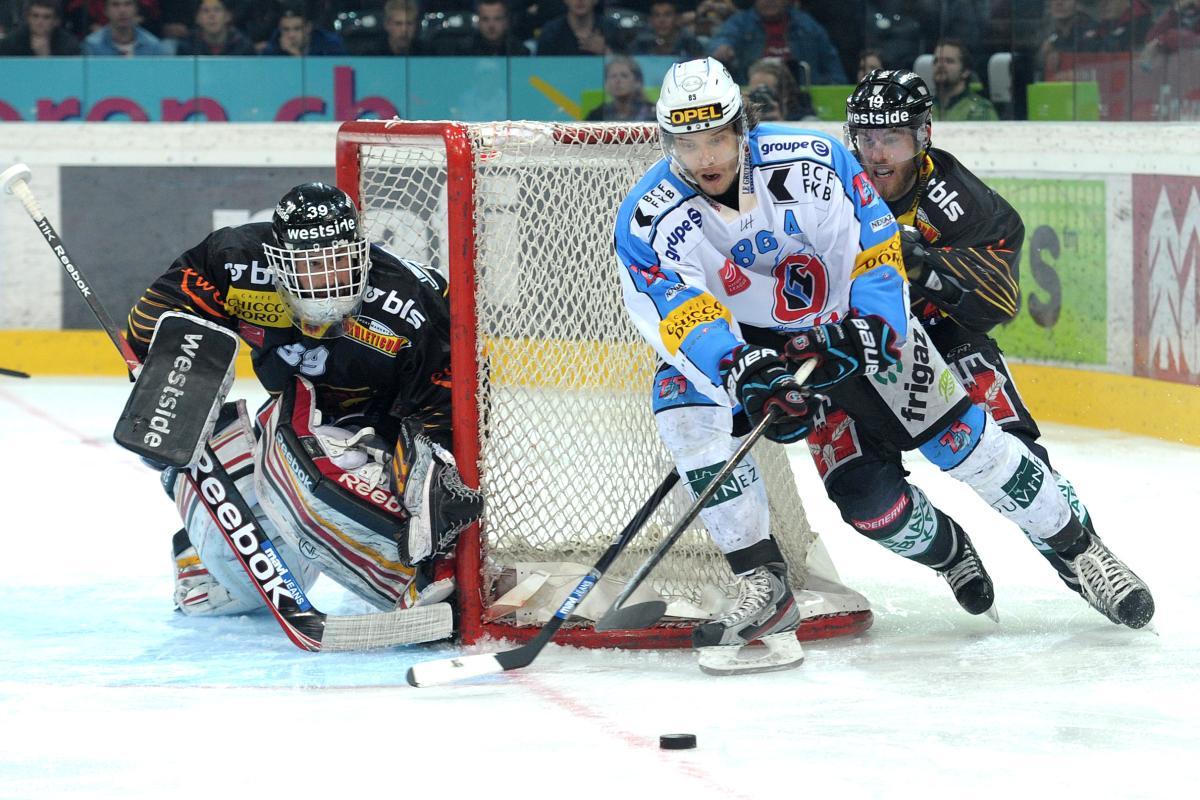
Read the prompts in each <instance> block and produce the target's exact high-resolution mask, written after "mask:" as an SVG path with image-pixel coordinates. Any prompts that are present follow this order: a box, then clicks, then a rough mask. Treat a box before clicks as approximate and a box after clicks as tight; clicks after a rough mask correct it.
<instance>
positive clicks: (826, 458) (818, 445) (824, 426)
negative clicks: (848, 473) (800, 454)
mask: <svg viewBox="0 0 1200 800" xmlns="http://www.w3.org/2000/svg"><path fill="white" fill-rule="evenodd" d="M808 452H809V453H810V454H811V455H812V458H813V462H814V463H816V465H817V472H818V473H820V475H821V479H822V480H824V479H825V477H826V476H828V475H829V473H830V472H832V471H833V470H834V469H836V468H837V467H838V466H840V465H841V464H845V463H846V462H847V461H850V460H852V459H854V458H856V457H858V456H860V455H862V447H861V446H860V445H859V442H858V433H857V432H856V431H855V428H854V420H852V419H850V417H849V416H847V415H846V412H845V411H834V412H833V413H831V414H828V415H826V416H825V418H824V420H823V421H819V422H818V424H817V427H816V428H814V429H813V432H812V434H811V435H810V436H809V437H808Z"/></svg>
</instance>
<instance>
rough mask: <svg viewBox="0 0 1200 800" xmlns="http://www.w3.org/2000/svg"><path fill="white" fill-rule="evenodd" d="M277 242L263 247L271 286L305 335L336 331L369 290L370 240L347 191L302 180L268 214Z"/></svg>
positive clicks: (327, 334) (332, 333)
mask: <svg viewBox="0 0 1200 800" xmlns="http://www.w3.org/2000/svg"><path fill="white" fill-rule="evenodd" d="M271 230H272V233H273V235H274V239H275V243H274V244H272V243H271V242H264V243H263V251H264V253H265V255H266V258H267V263H268V264H270V266H271V271H272V273H273V275H274V277H275V289H276V291H277V292H279V296H280V297H281V298H282V299H283V301H284V303H286V304H287V306H288V308H289V309H290V310H291V312H292V320H293V322H294V323H295V324H296V325H297V327H299V328H300V329H301V330H302V331H303V332H304V333H305V334H306V335H308V336H314V337H323V338H328V337H331V336H337V335H340V334H341V332H342V329H341V322H342V320H343V319H345V318H346V317H347V316H349V315H351V314H353V313H355V312H356V311H357V310H358V308H359V306H360V305H361V304H362V299H363V295H364V294H365V293H366V290H367V273H368V272H369V271H370V267H371V256H370V243H369V242H368V241H367V239H366V238H365V237H364V236H363V234H362V224H361V219H360V217H359V213H358V209H357V208H356V207H355V206H354V201H353V200H351V199H350V196H349V195H348V194H346V193H345V192H343V191H342V190H341V189H338V188H337V187H334V186H329V185H328V184H324V183H304V184H301V185H299V186H297V187H295V188H293V189H292V190H291V191H290V192H288V193H287V194H285V195H284V196H283V198H282V199H280V201H279V205H278V206H276V207H275V214H274V216H273V217H272V219H271Z"/></svg>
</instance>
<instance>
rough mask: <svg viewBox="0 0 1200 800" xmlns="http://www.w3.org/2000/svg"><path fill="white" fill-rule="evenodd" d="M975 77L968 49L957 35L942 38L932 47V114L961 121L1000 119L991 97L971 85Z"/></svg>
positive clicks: (934, 116) (937, 117)
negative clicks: (989, 98) (956, 37)
mask: <svg viewBox="0 0 1200 800" xmlns="http://www.w3.org/2000/svg"><path fill="white" fill-rule="evenodd" d="M974 77H975V74H974V72H973V71H972V65H971V51H970V50H968V49H967V46H966V45H965V44H963V43H962V42H960V41H958V40H957V39H942V40H941V41H940V42H938V43H937V45H936V46H935V47H934V49H933V84H934V87H935V89H934V104H933V118H934V119H935V120H937V121H939V122H940V121H947V122H963V121H968V120H970V121H980V120H994V119H999V118H1000V117H999V115H998V114H997V113H996V108H995V107H994V106H993V105H992V103H991V101H990V100H988V99H987V98H986V97H984V96H983V95H981V94H979V93H978V92H976V91H975V90H974V89H972V88H971V80H972V79H973V78H974Z"/></svg>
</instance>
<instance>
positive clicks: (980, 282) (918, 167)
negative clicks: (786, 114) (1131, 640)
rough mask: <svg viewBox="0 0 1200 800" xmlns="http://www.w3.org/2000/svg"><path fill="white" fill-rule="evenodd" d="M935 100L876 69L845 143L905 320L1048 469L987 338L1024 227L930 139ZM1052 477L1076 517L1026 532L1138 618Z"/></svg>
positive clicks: (1116, 614) (1121, 611)
mask: <svg viewBox="0 0 1200 800" xmlns="http://www.w3.org/2000/svg"><path fill="white" fill-rule="evenodd" d="M932 107H933V98H932V97H931V96H930V94H929V90H928V88H927V87H926V86H925V82H924V81H923V80H922V79H921V78H920V77H919V76H918V75H916V74H915V73H912V72H907V71H903V70H874V71H873V72H871V73H870V74H868V75H867V76H866V77H864V78H863V79H862V80H861V81H860V82H859V84H858V86H857V87H856V88H855V90H854V92H853V94H851V96H850V98H849V99H848V100H847V103H846V116H847V123H846V140H847V144H849V146H850V148H851V149H852V150H853V151H854V153H855V155H856V156H857V157H858V159H859V161H860V162H861V163H862V165H863V168H864V169H865V170H866V172H867V173H868V175H869V176H870V178H871V180H872V182H873V183H874V184H875V187H876V188H877V189H878V191H879V193H880V195H882V197H883V198H884V200H885V201H886V202H887V204H888V207H889V208H890V209H891V211H892V213H893V214H894V215H895V217H896V220H897V221H898V222H899V223H900V226H901V242H902V246H903V255H904V266H905V269H906V271H907V273H908V279H909V283H910V295H911V301H912V311H913V316H914V317H915V318H917V319H918V320H920V321H921V323H922V325H923V326H924V327H925V329H926V331H927V332H928V334H929V338H930V340H931V341H932V343H933V344H934V346H935V347H936V348H937V349H938V351H939V352H940V353H941V354H942V356H943V357H944V358H945V360H946V363H947V364H949V365H950V366H951V368H952V369H953V370H954V371H955V372H956V373H957V376H958V378H959V380H960V381H961V382H962V384H963V386H964V387H965V388H966V389H967V391H968V393H969V394H970V396H971V399H972V401H973V402H975V403H976V404H977V405H980V406H984V407H986V409H987V411H988V412H989V414H990V415H991V416H992V418H993V419H994V420H995V421H996V422H997V423H999V424H1000V427H1001V428H1002V429H1003V430H1005V431H1007V432H1009V433H1012V434H1014V435H1015V436H1017V437H1018V438H1019V439H1021V441H1023V442H1024V443H1025V444H1026V445H1027V446H1028V447H1029V449H1030V450H1031V451H1032V452H1033V453H1034V454H1035V455H1037V456H1038V457H1039V458H1040V459H1041V460H1042V462H1043V463H1045V464H1046V465H1050V459H1049V455H1048V454H1047V452H1046V449H1045V448H1044V447H1043V446H1042V445H1041V444H1040V443H1039V442H1038V441H1037V440H1038V438H1039V436H1040V435H1041V434H1040V431H1039V430H1038V426H1037V423H1036V422H1035V421H1034V419H1033V416H1032V415H1031V414H1030V413H1029V409H1028V408H1026V406H1025V404H1024V402H1023V401H1022V399H1021V396H1020V394H1019V393H1018V391H1017V388H1016V385H1015V383H1014V382H1013V379H1012V375H1011V373H1010V372H1009V369H1008V365H1007V363H1006V362H1005V360H1004V355H1003V353H1002V352H1001V350H1000V347H999V346H998V345H997V344H996V342H995V340H993V339H992V338H991V336H989V335H988V333H989V331H991V330H992V328H994V327H995V326H996V325H998V324H1000V323H1003V322H1008V321H1010V320H1012V319H1013V318H1014V317H1015V316H1016V313H1017V307H1018V305H1017V304H1018V301H1019V298H1020V293H1019V284H1018V280H1019V277H1018V256H1019V253H1020V249H1021V244H1022V242H1023V240H1024V237H1025V226H1024V224H1023V223H1022V222H1021V217H1020V215H1019V214H1017V212H1016V211H1015V210H1014V209H1013V207H1012V206H1011V205H1009V204H1008V202H1007V201H1005V199H1004V198H1003V197H1001V196H1000V195H999V194H997V193H996V192H995V191H993V190H992V189H991V188H989V187H988V186H987V185H986V184H984V183H983V181H981V180H980V179H979V178H977V177H976V176H975V175H973V174H972V173H971V172H970V171H969V170H967V168H966V167H964V166H963V165H962V164H961V163H959V162H958V160H957V159H955V158H954V156H952V155H951V154H950V153H948V152H946V151H945V150H939V149H937V148H934V147H931V146H930V143H931V135H932V123H931V119H930V109H931V108H932ZM1049 477H1050V478H1051V479H1053V480H1055V481H1056V482H1057V483H1058V487H1059V490H1060V491H1061V492H1062V494H1063V495H1064V496H1065V497H1066V498H1067V500H1068V501H1069V503H1070V505H1071V509H1072V511H1073V512H1074V514H1073V516H1072V517H1071V518H1070V519H1069V520H1068V522H1067V525H1066V526H1065V527H1064V528H1063V529H1062V530H1061V531H1060V532H1059V533H1057V534H1055V535H1053V536H1049V537H1045V538H1044V539H1043V538H1039V537H1038V536H1035V535H1034V534H1032V533H1030V532H1029V531H1026V535H1027V536H1028V537H1029V539H1030V541H1031V542H1032V543H1033V545H1034V546H1035V547H1036V548H1037V549H1038V550H1039V552H1041V553H1042V555H1044V556H1045V557H1046V559H1047V560H1048V561H1049V562H1050V563H1051V564H1052V565H1054V567H1055V569H1056V570H1057V571H1058V573H1059V575H1060V576H1061V578H1062V579H1063V581H1064V582H1065V583H1066V584H1067V585H1068V586H1069V587H1071V588H1073V589H1074V590H1075V591H1077V592H1079V593H1080V594H1082V595H1083V597H1084V598H1085V599H1086V600H1087V601H1088V602H1089V603H1091V605H1092V606H1094V607H1095V608H1096V609H1097V610H1099V611H1100V612H1101V613H1103V614H1105V615H1106V616H1107V617H1109V618H1110V619H1111V620H1113V621H1114V622H1118V623H1123V624H1126V625H1129V626H1130V627H1141V626H1142V625H1145V624H1146V623H1147V622H1149V620H1150V617H1151V616H1152V615H1153V613H1154V601H1153V599H1152V598H1151V596H1150V591H1149V589H1148V588H1147V587H1146V585H1145V583H1144V582H1142V581H1141V579H1139V578H1138V577H1137V576H1136V575H1135V574H1134V573H1133V572H1132V571H1131V570H1129V568H1128V567H1126V566H1125V565H1124V564H1123V563H1121V562H1120V561H1119V560H1117V558H1116V557H1115V556H1113V554H1112V553H1111V552H1110V551H1109V550H1108V548H1107V547H1105V545H1104V544H1103V543H1102V542H1101V541H1100V538H1099V537H1098V536H1097V535H1096V532H1095V527H1094V525H1093V522H1092V518H1091V516H1090V515H1089V514H1088V511H1087V509H1086V508H1085V507H1084V505H1083V503H1082V502H1081V501H1080V500H1079V498H1078V496H1077V495H1076V493H1075V489H1074V487H1073V486H1072V485H1071V483H1070V481H1068V480H1067V479H1066V478H1065V477H1063V476H1062V475H1060V474H1059V473H1058V472H1057V471H1054V470H1053V469H1052V474H1051V475H1050V476H1049ZM1030 479H1031V480H1034V479H1036V480H1039V481H1040V480H1041V479H1042V478H1041V476H1036V475H1032V474H1031V477H1030Z"/></svg>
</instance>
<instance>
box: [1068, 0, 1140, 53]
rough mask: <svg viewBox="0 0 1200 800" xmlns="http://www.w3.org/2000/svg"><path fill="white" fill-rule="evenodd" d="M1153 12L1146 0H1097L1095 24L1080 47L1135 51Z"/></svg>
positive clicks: (1122, 51) (1102, 51)
mask: <svg viewBox="0 0 1200 800" xmlns="http://www.w3.org/2000/svg"><path fill="white" fill-rule="evenodd" d="M1153 24H1154V15H1153V13H1151V11H1150V6H1149V4H1147V3H1146V0H1097V2H1096V27H1095V28H1093V29H1092V30H1091V31H1089V32H1088V33H1087V34H1085V35H1084V41H1083V43H1082V44H1081V45H1080V48H1079V49H1080V50H1086V51H1088V52H1097V53H1136V52H1137V51H1139V50H1141V49H1142V45H1144V44H1145V43H1146V33H1147V31H1149V30H1150V26H1151V25H1153Z"/></svg>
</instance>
